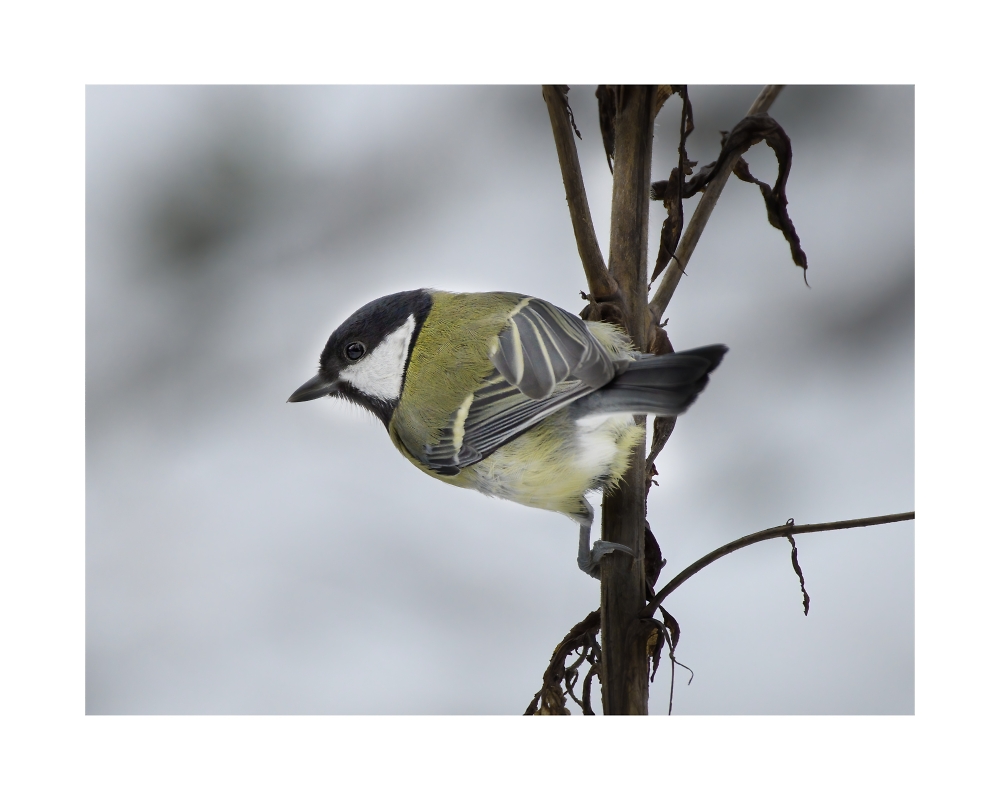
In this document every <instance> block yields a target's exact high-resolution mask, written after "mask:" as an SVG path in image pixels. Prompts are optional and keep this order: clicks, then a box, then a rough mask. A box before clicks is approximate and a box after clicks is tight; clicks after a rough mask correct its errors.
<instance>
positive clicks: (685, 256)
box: [550, 84, 784, 323]
mask: <svg viewBox="0 0 1000 800" xmlns="http://www.w3.org/2000/svg"><path fill="white" fill-rule="evenodd" d="M783 88H784V86H781V85H777V84H774V85H768V86H765V87H764V88H763V89H761V92H760V94H759V95H757V99H756V100H754V102H753V105H752V106H750V110H749V111H747V116H750V115H751V114H760V113H761V112H763V111H767V110H768V109H769V108H770V107H771V105H772V103H774V101H775V99H776V98H777V97H778V94H779V93H780V92H781V90H782V89H783ZM550 113H551V111H550ZM739 158H740V157H739V155H738V154H733V155H732V156H731V157H730V158H729V159H728V161H727V163H726V164H724V165H723V167H722V170H721V171H720V172H719V174H718V175H717V176H716V177H715V178H714V179H713V180H712V182H711V183H710V184H709V185H708V187H707V188H706V189H705V192H704V194H702V196H701V200H700V201H698V207H697V208H696V209H695V210H694V214H692V215H691V220H690V222H688V225H687V228H686V229H685V230H684V235H683V236H682V237H681V241H680V244H679V245H678V246H677V252H676V253H675V255H674V257H673V258H672V259H671V260H670V265H669V266H668V267H667V270H666V272H665V274H664V276H663V280H661V281H660V285H659V286H658V287H657V288H656V292H655V293H654V294H653V299H652V300H650V301H649V310H650V311H651V312H652V314H653V319H654V320H655V321H656V322H657V323H659V322H660V321H661V319H662V317H663V312H664V311H666V310H667V305H668V304H669V303H670V298H672V297H673V296H674V290H675V289H676V288H677V284H678V283H679V282H680V279H681V275H683V274H684V270H685V269H686V268H687V265H688V262H689V261H690V260H691V255H692V253H694V249H695V247H696V246H697V245H698V241H699V239H701V234H702V232H703V231H704V230H705V226H706V225H707V224H708V218H709V217H710V216H711V215H712V212H713V211H714V210H715V205H716V203H718V202H719V198H720V197H721V196H722V190H723V189H724V188H726V181H728V180H729V175H730V174H731V173H732V171H733V167H734V166H735V165H736V162H737V161H738V160H739Z"/></svg>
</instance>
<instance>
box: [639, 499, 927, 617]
mask: <svg viewBox="0 0 1000 800" xmlns="http://www.w3.org/2000/svg"><path fill="white" fill-rule="evenodd" d="M915 517H916V512H913V511H908V512H906V513H904V514H887V515H886V516H883V517H864V518H863V519H848V520H842V521H840V522H820V523H816V524H813V525H778V526H777V527H776V528H767V529H766V530H763V531H757V533H751V534H750V535H749V536H744V537H742V538H740V539H735V540H733V541H731V542H730V543H729V544H724V545H723V546H722V547H719V548H717V549H715V550H713V551H712V552H711V553H709V554H708V555H706V556H703V557H701V558H699V559H698V560H697V561H695V562H694V563H693V564H692V565H691V566H690V567H688V568H687V569H684V570H681V572H679V573H678V574H677V575H676V576H675V577H674V579H673V580H672V581H670V582H669V583H668V584H667V585H666V586H664V587H663V588H662V589H660V591H658V592H657V593H656V595H655V596H654V597H653V599H652V600H651V601H650V602H649V604H648V605H647V606H646V607H645V608H644V609H643V610H642V613H641V614H640V615H639V616H640V618H643V617H652V616H653V614H654V612H655V611H656V607H657V606H658V605H660V603H662V602H663V601H664V599H665V598H666V597H667V595H669V594H671V593H672V592H673V591H674V590H675V589H676V588H677V587H679V586H680V585H681V584H682V583H684V581H686V580H687V579H688V578H690V577H692V576H693V575H696V574H697V573H699V572H701V571H702V570H703V569H704V568H705V567H707V566H708V565H709V564H711V563H713V562H715V561H718V560H719V559H720V558H722V557H723V556H727V555H729V554H730V553H733V552H735V551H737V550H742V549H743V548H744V547H749V546H750V545H752V544H757V542H765V541H767V540H768V539H780V538H784V537H786V536H794V535H796V534H799V533H814V532H815V531H836V530H842V529H844V528H865V527H868V526H869V525H885V524H887V523H890V522H903V521H904V520H908V519H914V518H915Z"/></svg>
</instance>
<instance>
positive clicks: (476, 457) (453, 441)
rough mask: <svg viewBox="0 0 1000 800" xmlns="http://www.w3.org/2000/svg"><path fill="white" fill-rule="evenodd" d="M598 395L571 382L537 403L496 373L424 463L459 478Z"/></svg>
mask: <svg viewBox="0 0 1000 800" xmlns="http://www.w3.org/2000/svg"><path fill="white" fill-rule="evenodd" d="M593 391H594V387H591V386H588V385H587V384H585V383H583V382H582V381H579V380H573V381H566V382H564V383H560V384H558V385H557V386H556V387H555V389H554V391H552V392H551V393H550V394H549V396H548V397H545V398H543V399H541V400H532V399H531V398H530V397H526V396H525V395H524V393H523V392H522V391H521V390H520V389H518V388H517V387H515V386H511V385H510V384H509V383H508V382H507V379H506V378H505V377H504V376H503V375H502V374H500V372H499V370H495V371H494V372H493V373H492V374H491V375H490V376H489V377H488V378H487V379H486V380H485V381H484V382H483V383H482V384H481V385H480V387H479V388H478V389H477V390H476V391H475V392H473V393H472V394H470V395H469V396H468V397H467V398H466V400H465V402H464V403H462V405H461V406H460V407H459V409H458V411H456V412H455V413H454V414H452V416H451V420H450V421H449V426H448V427H447V428H444V429H442V430H441V435H440V438H439V440H438V443H437V444H436V445H427V446H426V447H425V448H424V453H423V457H422V458H421V459H420V460H421V461H423V462H424V463H425V464H426V465H427V466H428V467H430V468H431V469H433V470H435V471H436V472H438V473H440V474H442V475H454V474H455V473H457V472H458V471H459V470H460V469H461V468H462V467H467V466H470V465H472V464H475V463H476V462H478V461H482V460H483V459H484V458H486V457H487V456H488V455H490V454H491V453H492V452H493V451H494V450H496V449H497V448H499V447H501V446H503V445H504V444H506V443H507V442H509V441H511V440H512V439H516V438H517V437H518V436H520V435H521V434H522V433H524V432H525V431H526V430H528V429H529V428H531V427H532V426H533V425H537V424H538V423H539V422H541V421H542V420H543V419H545V418H546V417H548V416H550V415H551V414H554V413H555V412H556V411H558V410H559V409H561V408H565V407H566V406H568V405H569V404H570V403H573V402H574V401H576V400H578V399H580V398H581V397H584V396H586V395H588V394H590V393H591V392H593Z"/></svg>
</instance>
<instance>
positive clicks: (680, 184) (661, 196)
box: [649, 86, 698, 284]
mask: <svg viewBox="0 0 1000 800" xmlns="http://www.w3.org/2000/svg"><path fill="white" fill-rule="evenodd" d="M672 88H673V90H674V93H675V94H677V95H680V97H681V99H682V100H683V101H684V105H683V107H682V108H681V135H680V143H679V144H678V146H677V166H676V167H674V168H673V169H672V170H671V171H670V176H669V177H668V178H667V180H665V181H656V182H655V183H653V184H651V186H650V194H651V196H652V198H653V199H654V200H662V201H663V205H664V207H665V208H666V209H667V218H666V219H665V220H663V227H661V228H660V246H659V248H658V250H657V252H656V263H655V264H654V265H653V274H652V276H651V277H650V279H649V281H650V284H652V282H653V281H655V280H656V279H657V277H659V275H660V273H661V272H663V270H664V269H666V267H667V264H669V263H670V259H672V258H673V257H674V253H675V252H676V250H677V245H678V244H679V243H680V240H681V231H682V230H683V228H684V203H683V199H684V197H685V195H684V191H685V185H684V176H687V175H690V174H691V172H692V171H693V168H694V167H695V165H696V164H697V163H698V162H696V161H691V160H690V159H689V158H688V154H687V138H688V136H690V135H691V132H692V131H693V130H694V111H693V110H692V108H691V100H690V98H689V97H688V91H687V86H674V87H672ZM687 196H690V195H687Z"/></svg>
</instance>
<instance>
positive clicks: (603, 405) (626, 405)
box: [578, 344, 729, 416]
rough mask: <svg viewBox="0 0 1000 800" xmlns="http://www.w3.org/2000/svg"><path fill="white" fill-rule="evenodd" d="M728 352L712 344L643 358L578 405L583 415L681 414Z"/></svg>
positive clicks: (705, 384) (720, 346)
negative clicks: (624, 413)
mask: <svg viewBox="0 0 1000 800" xmlns="http://www.w3.org/2000/svg"><path fill="white" fill-rule="evenodd" d="M728 350H729V348H728V347H726V346H725V345H724V344H712V345H708V346H707V347H698V348H695V349H694V350H684V351H683V352H680V353H668V354H666V355H662V356H651V355H644V356H639V358H637V359H636V360H635V361H633V362H631V363H630V364H629V365H628V366H627V367H626V369H625V371H624V372H623V373H622V374H621V375H619V376H618V377H617V378H615V379H614V380H612V381H611V382H610V383H608V384H606V385H605V386H603V387H601V388H600V389H598V390H597V391H596V392H594V393H593V394H591V395H588V396H587V397H586V398H585V399H583V400H581V401H580V402H579V403H578V406H580V410H581V411H583V412H584V414H585V415H588V416H589V415H590V414H607V413H619V412H632V413H633V414H656V415H658V416H674V415H676V414H682V413H684V412H685V411H686V410H687V409H688V406H690V405H691V404H692V403H693V402H694V401H695V398H696V397H697V396H698V395H699V394H700V393H701V391H702V389H704V388H705V387H706V386H707V385H708V375H709V373H710V372H712V370H714V369H715V368H716V367H717V366H719V364H720V363H721V361H722V357H723V356H724V355H725V354H726V352H727V351H728Z"/></svg>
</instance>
